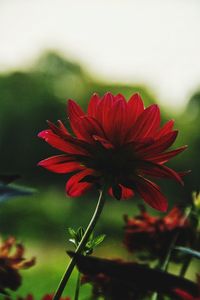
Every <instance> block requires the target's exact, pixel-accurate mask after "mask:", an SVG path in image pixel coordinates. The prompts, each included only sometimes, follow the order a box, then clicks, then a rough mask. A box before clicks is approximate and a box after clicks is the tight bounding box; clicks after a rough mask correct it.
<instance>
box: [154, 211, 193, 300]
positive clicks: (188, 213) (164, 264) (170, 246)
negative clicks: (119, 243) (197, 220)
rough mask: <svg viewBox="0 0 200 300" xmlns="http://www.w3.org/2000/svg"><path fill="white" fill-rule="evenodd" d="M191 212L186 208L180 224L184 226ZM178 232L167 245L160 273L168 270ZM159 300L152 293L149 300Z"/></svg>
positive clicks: (156, 294) (155, 294) (157, 295)
mask: <svg viewBox="0 0 200 300" xmlns="http://www.w3.org/2000/svg"><path fill="white" fill-rule="evenodd" d="M191 210H192V207H188V209H187V211H186V212H185V216H184V218H183V220H182V223H183V224H184V222H185V220H186V219H187V218H188V217H189V215H190V213H191ZM179 233H180V232H179V230H178V231H177V232H176V233H175V235H174V237H173V239H172V241H171V243H170V245H169V248H168V251H167V254H166V256H165V259H164V261H163V263H162V264H161V267H160V269H161V270H162V271H167V268H168V265H169V262H170V258H171V254H172V251H173V250H174V247H175V245H176V242H177V239H178V236H179ZM158 299H159V294H158V293H157V292H155V293H153V295H152V298H151V300H158Z"/></svg>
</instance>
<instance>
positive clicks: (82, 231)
mask: <svg viewBox="0 0 200 300" xmlns="http://www.w3.org/2000/svg"><path fill="white" fill-rule="evenodd" d="M84 233H85V229H84V228H83V227H79V228H78V230H77V232H76V235H77V240H78V242H80V241H81V240H82V237H83V236H84Z"/></svg>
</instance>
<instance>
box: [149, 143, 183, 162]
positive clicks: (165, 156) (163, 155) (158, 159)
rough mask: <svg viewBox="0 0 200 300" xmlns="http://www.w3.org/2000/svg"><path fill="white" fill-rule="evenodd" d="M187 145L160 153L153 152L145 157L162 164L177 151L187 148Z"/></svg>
mask: <svg viewBox="0 0 200 300" xmlns="http://www.w3.org/2000/svg"><path fill="white" fill-rule="evenodd" d="M187 147H188V146H182V147H180V148H177V149H175V150H172V151H168V152H165V153H160V154H155V155H151V154H149V156H146V159H148V160H150V161H152V162H154V163H159V164H164V163H166V162H167V161H168V160H169V159H171V158H173V157H174V156H176V155H178V154H179V153H181V152H183V151H184V150H186V149H187Z"/></svg>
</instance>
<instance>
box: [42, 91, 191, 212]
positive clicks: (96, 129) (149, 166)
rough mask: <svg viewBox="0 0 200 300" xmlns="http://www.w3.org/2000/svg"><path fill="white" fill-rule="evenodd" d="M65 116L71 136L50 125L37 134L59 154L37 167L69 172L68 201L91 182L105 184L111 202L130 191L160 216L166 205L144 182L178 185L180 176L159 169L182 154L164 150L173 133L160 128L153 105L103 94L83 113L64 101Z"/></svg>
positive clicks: (169, 124)
mask: <svg viewBox="0 0 200 300" xmlns="http://www.w3.org/2000/svg"><path fill="white" fill-rule="evenodd" d="M68 116H69V121H70V125H71V128H72V131H73V133H74V135H71V134H70V133H69V132H68V131H67V129H66V128H65V126H64V125H63V123H62V122H61V121H58V125H55V124H53V123H51V122H48V123H49V129H47V130H44V131H42V132H40V133H39V137H40V138H42V139H44V140H45V141H46V142H47V143H49V144H50V145H51V146H52V147H54V148H56V149H58V150H60V151H61V152H64V154H61V155H56V156H53V157H50V158H48V159H45V160H43V161H41V162H40V163H39V165H40V166H42V167H44V168H46V169H48V170H50V171H52V172H56V173H71V172H73V173H75V174H73V175H72V176H71V178H70V179H69V180H68V182H67V185H66V191H67V194H68V195H69V196H72V197H77V196H80V195H82V194H84V193H85V192H86V191H87V190H89V189H90V188H91V187H92V186H93V185H95V184H96V183H98V184H99V183H100V184H102V182H104V183H105V182H106V183H107V184H109V185H110V189H109V193H110V194H111V195H113V196H114V197H115V198H117V199H121V198H122V199H124V198H129V197H132V196H133V195H134V193H135V192H137V193H139V195H140V196H141V197H142V198H143V199H144V201H146V202H147V203H148V204H149V205H150V206H152V207H153V208H155V209H158V210H160V211H166V209H167V200H166V198H165V197H164V195H163V194H162V193H161V191H160V188H159V186H158V185H156V184H155V183H154V182H152V181H150V180H149V179H147V178H146V177H149V176H150V177H158V178H171V179H174V180H176V181H178V182H180V183H183V182H182V179H181V176H180V174H178V173H177V172H175V171H174V170H172V169H170V168H168V167H167V166H165V165H164V164H165V163H166V162H167V161H168V160H169V159H171V158H172V157H174V156H176V155H177V154H179V153H181V152H182V151H183V150H185V149H186V146H183V147H180V148H178V149H176V150H171V151H166V150H167V149H168V148H169V147H170V146H171V145H172V144H173V143H174V141H175V139H176V137H177V133H178V132H177V130H173V124H174V122H173V121H172V120H171V121H169V122H167V123H166V124H165V125H164V126H160V110H159V107H158V106H157V105H151V106H149V107H147V108H144V104H143V101H142V99H141V97H140V96H139V95H138V94H134V95H133V96H132V97H131V98H130V99H129V101H126V100H125V98H124V96H123V95H121V94H118V95H116V96H114V95H112V94H111V93H106V94H105V95H104V96H103V97H102V98H100V97H99V96H98V95H97V94H94V95H93V96H92V97H91V100H90V103H89V105H88V110H87V113H84V112H83V111H82V109H81V108H80V106H79V105H77V104H76V103H75V102H74V101H72V100H69V101H68Z"/></svg>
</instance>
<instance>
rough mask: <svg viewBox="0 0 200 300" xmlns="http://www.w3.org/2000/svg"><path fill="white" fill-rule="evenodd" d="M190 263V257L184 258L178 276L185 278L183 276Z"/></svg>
mask: <svg viewBox="0 0 200 300" xmlns="http://www.w3.org/2000/svg"><path fill="white" fill-rule="evenodd" d="M191 261H192V257H191V256H188V257H187V258H186V260H185V262H184V264H183V265H182V268H181V270H180V273H179V276H181V277H185V274H186V272H187V269H188V267H189V265H190V263H191Z"/></svg>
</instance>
